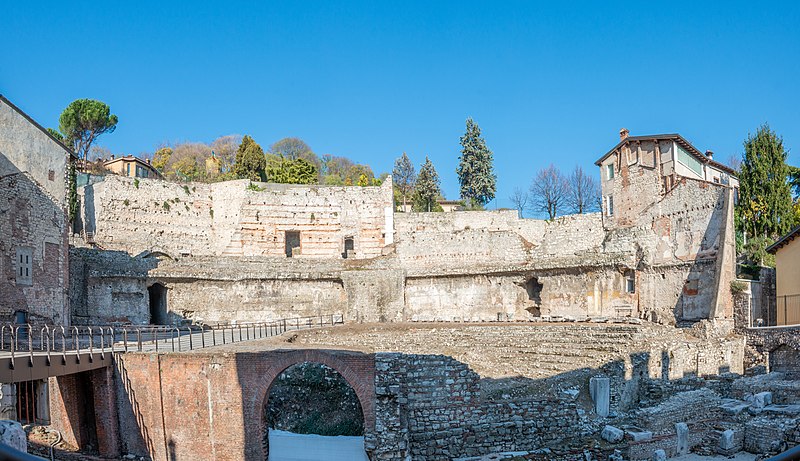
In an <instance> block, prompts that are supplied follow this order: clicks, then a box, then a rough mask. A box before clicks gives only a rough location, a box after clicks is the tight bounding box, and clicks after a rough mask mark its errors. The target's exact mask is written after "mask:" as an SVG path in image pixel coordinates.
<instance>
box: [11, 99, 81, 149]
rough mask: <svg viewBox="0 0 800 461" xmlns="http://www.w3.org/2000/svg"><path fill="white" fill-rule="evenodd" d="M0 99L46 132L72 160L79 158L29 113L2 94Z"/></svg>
mask: <svg viewBox="0 0 800 461" xmlns="http://www.w3.org/2000/svg"><path fill="white" fill-rule="evenodd" d="M0 101H3V102H4V103H6V104H8V106H9V107H11V108H12V109H14V111H15V112H17V113H18V114H19V115H21V116H23V117H25V119H26V120H28V122H30V123H31V124H32V125H33V126H35V127H36V128H38V129H39V131H41V132H42V133H44V134H46V135H47V137H48V138H50V139H52V140H53V142H55V143H56V144H58V145H59V146H60V147H61V148H62V149H64V150H65V151H67V153H68V154H69V155H70V157H72V159H73V160H79V159H80V157H78V156H77V154H75V152H74V151H73V150H72V149H70V148H69V147H67V145H66V144H64V143H63V142H62V141H60V140H59V139H58V138H56V137H55V136H53V135H52V134H50V132H49V131H47V129H46V128H45V127H43V126H42V125H39V123H38V122H37V121H36V120H34V119H33V117H31V116H30V115H28V114H26V113H25V112H24V111H23V110H22V109H20V108H19V107H17V106H15V105H14V103H13V102H11V101H9V100H8V98H6V97H5V96H3V95H2V94H0Z"/></svg>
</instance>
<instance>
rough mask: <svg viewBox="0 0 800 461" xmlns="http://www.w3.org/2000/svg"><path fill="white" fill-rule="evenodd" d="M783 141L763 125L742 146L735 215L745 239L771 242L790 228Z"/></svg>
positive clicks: (791, 222) (790, 204)
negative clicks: (745, 236)
mask: <svg viewBox="0 0 800 461" xmlns="http://www.w3.org/2000/svg"><path fill="white" fill-rule="evenodd" d="M786 156H787V152H786V151H785V150H784V148H783V139H782V138H781V137H779V136H778V135H777V134H776V133H775V132H774V131H772V130H771V129H770V128H769V125H767V124H764V125H762V126H761V127H759V128H758V131H756V134H755V135H749V136H748V137H747V139H746V140H745V142H744V161H743V162H742V169H741V172H740V174H739V203H738V205H737V206H736V212H737V214H738V215H739V219H738V220H737V221H738V222H739V225H740V229H739V230H740V231H743V232H746V234H747V236H748V238H765V239H775V238H777V237H779V236H781V235H783V234H785V233H786V232H788V231H789V230H790V229H791V228H792V226H793V225H794V215H793V212H792V191H791V186H790V183H789V172H790V170H789V166H788V165H787V164H786Z"/></svg>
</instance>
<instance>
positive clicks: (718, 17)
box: [0, 0, 800, 207]
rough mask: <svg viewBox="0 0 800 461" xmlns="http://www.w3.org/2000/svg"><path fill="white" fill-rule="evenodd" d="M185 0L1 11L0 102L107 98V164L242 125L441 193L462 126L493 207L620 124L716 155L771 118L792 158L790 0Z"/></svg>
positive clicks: (797, 114) (45, 117)
mask: <svg viewBox="0 0 800 461" xmlns="http://www.w3.org/2000/svg"><path fill="white" fill-rule="evenodd" d="M184 3H186V5H175V4H168V5H165V4H162V2H146V1H136V2H106V3H102V5H103V6H102V7H97V6H93V5H91V4H90V3H88V2H59V3H52V4H50V3H49V2H10V1H5V0H3V1H2V2H0V7H2V11H3V25H2V28H0V38H2V43H3V51H2V61H1V63H0V93H2V94H4V95H5V96H6V97H8V98H9V99H11V101H13V102H14V103H15V104H17V105H18V106H20V107H21V108H22V109H23V110H25V111H26V112H28V113H29V114H30V115H31V116H33V117H34V118H35V119H36V120H37V121H39V122H40V123H41V124H43V125H45V126H53V127H55V126H57V124H58V116H59V114H60V112H61V110H63V108H64V107H66V106H67V104H69V103H70V102H71V101H72V100H74V99H77V98H94V99H99V100H102V101H104V102H106V103H108V104H109V105H110V106H111V109H112V111H113V112H114V113H116V114H117V115H118V116H119V120H120V122H119V126H118V128H117V130H116V132H114V133H113V134H110V135H105V136H103V137H101V138H100V140H99V144H101V145H104V146H106V147H108V148H110V149H111V150H112V151H113V152H115V153H119V152H124V153H134V154H138V153H140V152H152V151H153V150H154V148H155V147H156V146H158V145H159V144H161V143H163V142H171V141H184V140H190V141H204V142H208V141H211V140H213V139H214V138H216V137H217V136H220V135H225V134H231V133H239V134H250V135H252V136H253V137H254V138H255V139H256V141H258V142H259V143H260V144H262V145H263V146H265V147H267V146H268V145H269V144H271V143H272V142H274V141H276V140H278V139H280V138H282V137H286V136H298V137H301V138H303V139H304V140H305V141H306V142H307V143H308V144H309V145H310V146H311V147H312V148H313V150H314V151H315V152H317V153H318V154H325V153H331V154H335V155H345V156H348V157H350V158H351V159H353V160H355V161H357V162H362V163H368V164H370V165H371V166H372V168H373V170H374V171H375V172H376V174H377V173H380V172H383V171H389V170H391V168H392V165H393V162H394V159H395V158H396V157H397V156H399V155H400V153H402V152H403V151H405V152H407V153H408V154H409V156H410V157H411V159H412V160H413V161H414V162H415V164H417V167H419V164H420V163H421V162H422V161H423V160H424V158H425V155H429V156H430V157H431V159H432V160H433V162H434V164H435V166H436V168H437V170H438V171H439V175H440V177H441V179H442V185H443V189H444V192H445V194H446V196H447V198H457V197H458V181H457V177H456V174H455V168H456V164H457V159H458V155H459V144H458V138H459V136H460V135H461V134H462V133H463V131H464V121H465V119H466V118H467V117H468V116H472V117H473V118H474V119H475V120H476V121H477V122H478V124H479V125H480V126H481V128H482V130H483V133H484V137H485V139H486V142H487V144H488V145H489V147H490V148H491V149H492V150H493V151H494V156H495V169H496V173H497V176H498V194H497V196H498V202H497V204H498V205H499V206H501V207H502V206H509V205H510V202H509V200H508V196H509V195H510V193H511V191H512V190H513V188H514V187H517V186H518V187H525V188H527V187H528V186H529V184H530V181H531V178H532V177H533V175H534V173H535V172H536V170H537V169H539V168H542V167H545V166H547V165H548V164H550V163H551V162H553V163H555V164H556V165H557V166H559V167H561V168H562V169H563V170H570V169H572V168H573V167H574V166H575V165H582V166H584V167H585V168H590V169H591V171H594V165H593V162H594V161H595V160H596V159H597V158H598V157H599V156H600V155H601V154H603V153H605V152H606V151H607V150H608V149H609V148H611V147H612V146H613V145H614V144H615V143H616V142H617V141H618V135H617V132H618V130H619V129H620V128H621V127H627V128H629V129H630V130H631V133H632V134H634V135H641V134H652V133H663V132H679V133H681V134H682V135H684V137H686V138H687V139H689V140H690V141H691V142H692V143H694V145H695V146H696V147H697V148H699V149H700V150H701V151H704V150H707V149H711V150H713V151H714V152H715V153H716V157H715V158H716V159H717V160H721V161H726V160H727V159H728V157H729V156H730V155H734V154H740V153H741V152H742V140H743V139H744V138H745V137H746V136H747V134H748V132H753V131H755V129H756V128H757V127H758V126H759V124H761V123H763V122H769V123H770V125H771V126H772V128H773V129H774V130H775V131H777V132H778V133H779V134H781V135H782V136H783V138H784V142H785V145H786V147H787V148H788V149H789V150H790V162H791V163H793V164H800V154H798V151H800V110H799V109H800V108H799V107H798V105H799V104H798V103H800V27H798V24H800V4H798V3H796V2H784V3H780V2H778V3H766V2H763V3H762V2H753V1H748V2H725V3H722V2H719V3H720V4H719V6H717V5H713V6H709V5H705V4H704V3H705V2H697V1H693V2H685V3H684V2H665V3H662V4H656V3H655V2H646V3H648V5H646V6H641V5H639V6H634V5H629V4H622V3H612V2H541V3H537V2H469V1H459V2H411V1H405V2H394V3H390V2H383V1H368V2H363V3H351V2H347V3H345V2H316V1H302V2H300V1H297V2H249V3H237V2H215V3H211V2H191V3H189V2H184ZM643 3H645V2H643ZM651 3H652V4H651ZM491 206H492V207H494V206H495V203H492V204H491Z"/></svg>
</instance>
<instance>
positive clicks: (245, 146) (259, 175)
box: [233, 136, 267, 181]
mask: <svg viewBox="0 0 800 461" xmlns="http://www.w3.org/2000/svg"><path fill="white" fill-rule="evenodd" d="M266 164H267V159H266V157H265V156H264V149H262V148H261V146H259V145H258V144H257V143H256V142H255V141H254V140H253V138H251V137H250V136H245V137H244V138H242V143H241V144H239V149H238V150H237V151H236V164H235V165H234V166H233V173H234V174H235V175H236V177H237V178H244V179H249V180H251V181H263V180H264V169H265V168H266Z"/></svg>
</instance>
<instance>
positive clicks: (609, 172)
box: [606, 163, 614, 179]
mask: <svg viewBox="0 0 800 461" xmlns="http://www.w3.org/2000/svg"><path fill="white" fill-rule="evenodd" d="M606 179H614V164H613V163H609V164H608V165H606Z"/></svg>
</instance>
